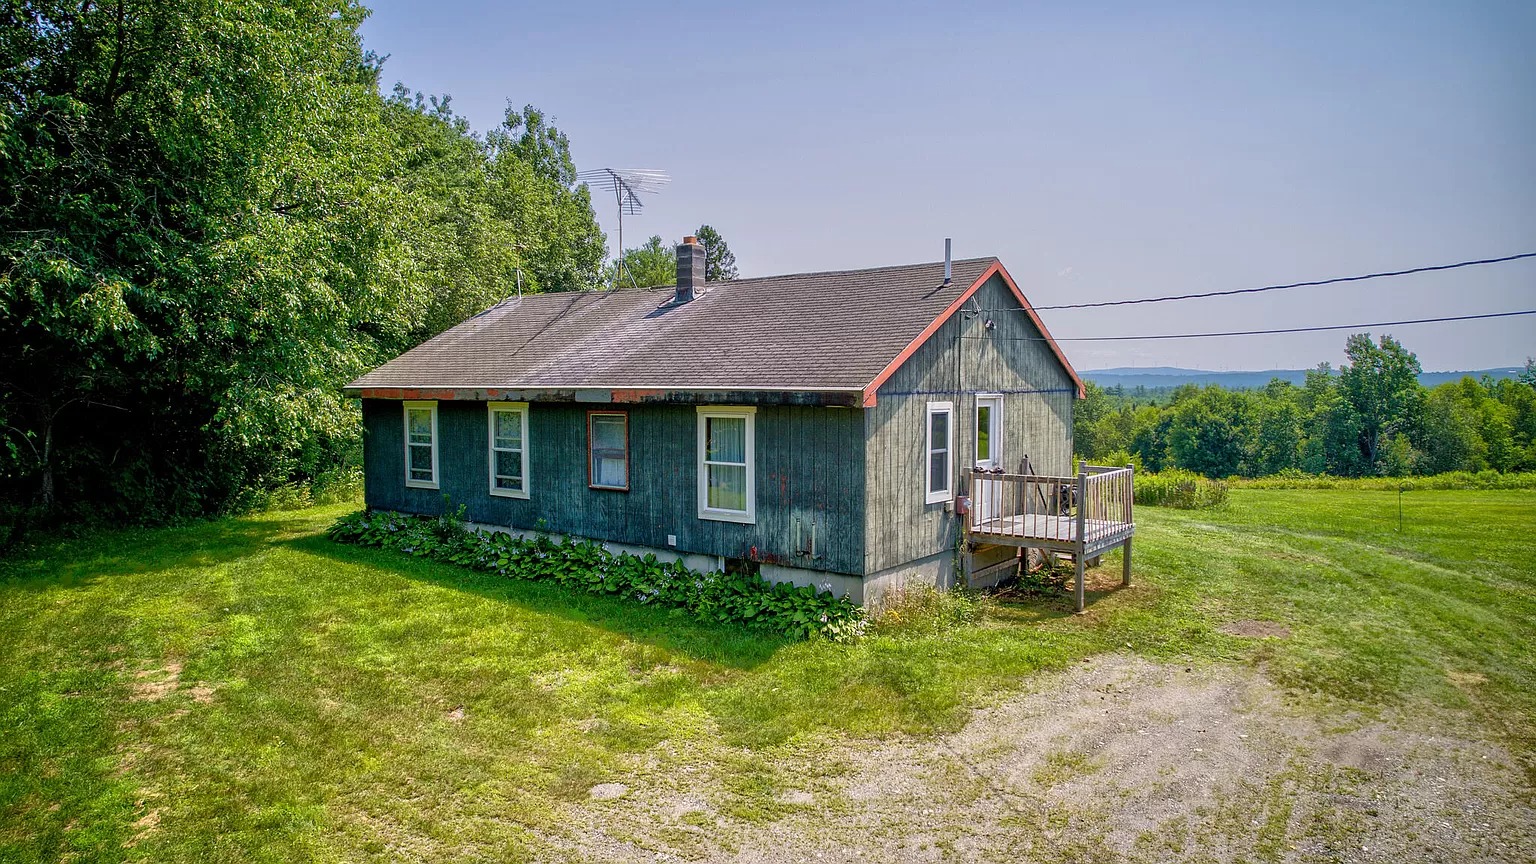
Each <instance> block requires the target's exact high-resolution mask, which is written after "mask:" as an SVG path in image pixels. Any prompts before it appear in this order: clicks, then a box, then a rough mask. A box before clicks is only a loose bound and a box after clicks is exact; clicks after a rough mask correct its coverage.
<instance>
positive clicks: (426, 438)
mask: <svg viewBox="0 0 1536 864" xmlns="http://www.w3.org/2000/svg"><path fill="white" fill-rule="evenodd" d="M405 485H407V486H411V487H414V488H417V489H436V488H437V403H436V402H406V403H405Z"/></svg>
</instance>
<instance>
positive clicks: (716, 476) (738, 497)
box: [705, 465, 747, 511]
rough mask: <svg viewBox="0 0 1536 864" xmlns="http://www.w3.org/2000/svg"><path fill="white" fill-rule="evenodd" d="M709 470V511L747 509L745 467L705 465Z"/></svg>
mask: <svg viewBox="0 0 1536 864" xmlns="http://www.w3.org/2000/svg"><path fill="white" fill-rule="evenodd" d="M705 467H706V468H707V469H708V470H709V499H708V502H707V504H706V505H705V506H707V507H709V508H710V509H711V510H740V511H745V510H746V509H747V467H746V466H745V465H706V466H705Z"/></svg>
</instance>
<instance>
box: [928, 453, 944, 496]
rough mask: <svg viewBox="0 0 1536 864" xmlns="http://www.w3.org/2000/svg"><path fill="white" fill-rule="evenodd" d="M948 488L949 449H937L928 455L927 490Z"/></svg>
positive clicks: (935, 490)
mask: <svg viewBox="0 0 1536 864" xmlns="http://www.w3.org/2000/svg"><path fill="white" fill-rule="evenodd" d="M941 490H943V491H948V490H949V451H947V450H939V451H935V452H933V453H930V454H929V455H928V491H930V492H938V491H941Z"/></svg>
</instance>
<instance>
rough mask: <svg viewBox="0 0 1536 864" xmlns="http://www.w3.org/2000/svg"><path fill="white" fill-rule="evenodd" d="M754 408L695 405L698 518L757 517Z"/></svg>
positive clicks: (748, 519)
mask: <svg viewBox="0 0 1536 864" xmlns="http://www.w3.org/2000/svg"><path fill="white" fill-rule="evenodd" d="M756 419H757V409H755V408H703V407H701V408H699V457H698V458H699V518H700V519H714V520H718V521H721V522H745V523H752V522H755V521H756V519H757V516H756V514H757V508H756V506H755V505H756V498H757V478H756V476H755V474H756V472H755V470H754V468H753V454H754V452H755V451H754V448H755V442H754V439H753V431H754V430H753V426H754V423H755V421H756Z"/></svg>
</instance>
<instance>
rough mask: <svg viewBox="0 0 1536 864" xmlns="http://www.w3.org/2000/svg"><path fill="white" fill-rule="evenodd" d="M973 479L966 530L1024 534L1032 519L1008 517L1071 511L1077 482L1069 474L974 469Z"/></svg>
mask: <svg viewBox="0 0 1536 864" xmlns="http://www.w3.org/2000/svg"><path fill="white" fill-rule="evenodd" d="M970 480H971V482H970V491H971V509H970V512H969V513H968V514H966V520H967V521H966V528H967V530H970V531H973V532H974V531H978V530H982V531H986V532H987V533H991V534H1003V535H1005V536H1012V537H1025V536H1028V535H1027V533H1026V526H1027V525H1028V522H1029V520H1027V519H1018V520H1013V519H1010V518H1009V517H1012V516H1067V515H1070V511H1071V502H1072V484H1073V482H1074V481H1073V479H1072V478H1070V477H1048V476H1045V475H1040V474H992V473H990V472H986V471H973V472H971V474H970Z"/></svg>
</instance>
